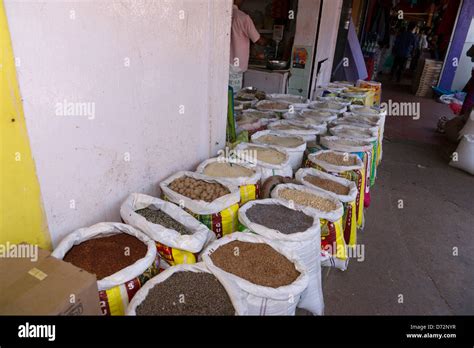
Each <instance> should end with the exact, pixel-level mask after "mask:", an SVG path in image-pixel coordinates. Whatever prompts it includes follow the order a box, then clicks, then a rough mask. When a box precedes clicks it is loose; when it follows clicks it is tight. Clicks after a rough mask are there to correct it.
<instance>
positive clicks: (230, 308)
mask: <svg viewBox="0 0 474 348" xmlns="http://www.w3.org/2000/svg"><path fill="white" fill-rule="evenodd" d="M232 302H233V299H232V298H230V297H229V294H228V293H227V291H226V290H225V288H224V287H223V286H222V284H221V283H220V282H219V280H218V279H217V278H216V277H215V276H214V275H213V274H212V273H211V272H210V271H209V270H208V269H207V267H206V265H205V264H204V263H203V262H199V263H196V264H193V265H177V266H175V267H171V268H169V269H167V270H166V271H164V272H162V273H160V274H159V275H157V276H156V277H154V278H152V279H151V280H150V281H149V282H148V283H146V284H145V286H144V287H143V288H141V289H140V290H139V291H138V292H137V293H136V295H135V297H134V298H133V300H132V301H131V302H130V304H129V305H128V307H127V311H126V315H137V316H141V315H147V316H155V315H156V316H158V315H164V316H174V315H195V316H201V315H206V316H224V315H225V316H230V315H235V308H234V305H233V303H232Z"/></svg>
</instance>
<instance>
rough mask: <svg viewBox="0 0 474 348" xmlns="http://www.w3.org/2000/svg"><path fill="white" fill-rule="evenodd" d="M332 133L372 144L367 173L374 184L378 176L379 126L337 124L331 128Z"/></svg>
mask: <svg viewBox="0 0 474 348" xmlns="http://www.w3.org/2000/svg"><path fill="white" fill-rule="evenodd" d="M329 132H330V133H331V135H334V136H338V137H340V138H346V139H359V140H365V141H368V142H370V143H371V144H372V147H373V150H372V154H373V155H372V156H371V158H370V162H369V163H370V165H369V170H368V171H367V173H366V177H367V179H368V180H369V181H370V184H371V185H372V186H373V185H374V183H375V178H376V177H377V153H378V149H379V135H378V128H376V127H370V128H367V127H364V125H360V124H359V125H356V124H352V125H348V124H343V125H336V126H334V127H331V128H330V129H329Z"/></svg>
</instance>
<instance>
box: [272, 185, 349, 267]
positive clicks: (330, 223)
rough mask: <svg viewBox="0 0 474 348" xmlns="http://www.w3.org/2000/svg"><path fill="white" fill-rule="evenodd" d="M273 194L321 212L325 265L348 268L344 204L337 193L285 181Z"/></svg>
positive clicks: (323, 259)
mask: <svg viewBox="0 0 474 348" xmlns="http://www.w3.org/2000/svg"><path fill="white" fill-rule="evenodd" d="M272 198H276V199H281V200H284V201H286V202H288V205H289V206H290V207H300V208H301V207H308V208H310V209H311V210H314V211H315V213H316V215H317V216H319V219H320V224H321V265H322V266H328V267H336V268H339V269H341V270H343V271H344V270H346V269H347V265H348V263H349V259H348V257H347V245H346V242H345V240H344V232H343V229H342V217H343V215H344V208H343V206H342V203H341V202H340V201H339V199H338V198H337V196H336V195H334V194H330V193H327V192H325V191H323V190H319V189H312V188H309V187H307V186H303V185H295V184H281V185H278V186H277V187H275V189H274V190H273V191H272Z"/></svg>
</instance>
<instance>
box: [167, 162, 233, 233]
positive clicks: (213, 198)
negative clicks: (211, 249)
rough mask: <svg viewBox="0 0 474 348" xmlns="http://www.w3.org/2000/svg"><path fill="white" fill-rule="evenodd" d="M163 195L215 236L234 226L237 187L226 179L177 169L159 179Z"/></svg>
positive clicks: (230, 231) (230, 229)
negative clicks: (174, 172)
mask: <svg viewBox="0 0 474 348" xmlns="http://www.w3.org/2000/svg"><path fill="white" fill-rule="evenodd" d="M160 188H161V192H162V195H163V199H165V200H167V201H170V202H172V203H175V204H177V205H179V206H180V207H181V208H183V209H184V210H186V211H187V212H189V213H190V214H191V215H192V216H194V217H195V218H196V219H198V220H199V221H200V222H202V223H203V224H204V225H206V226H207V227H208V228H209V229H210V230H211V231H213V232H214V233H215V234H216V237H217V238H221V237H222V236H224V235H226V234H229V233H232V232H235V231H237V230H238V222H239V220H238V216H237V212H238V210H239V202H240V190H239V188H238V187H237V186H235V185H232V184H229V183H228V182H227V181H224V180H220V179H216V178H212V177H210V176H207V175H203V174H199V173H194V172H185V171H183V172H178V173H176V174H173V175H171V176H170V177H169V178H167V179H165V180H164V181H162V182H161V183H160Z"/></svg>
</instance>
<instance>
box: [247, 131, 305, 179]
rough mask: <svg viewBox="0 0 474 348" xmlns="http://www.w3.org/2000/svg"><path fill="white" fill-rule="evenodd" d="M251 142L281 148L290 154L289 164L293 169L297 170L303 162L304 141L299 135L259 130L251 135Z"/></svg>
mask: <svg viewBox="0 0 474 348" xmlns="http://www.w3.org/2000/svg"><path fill="white" fill-rule="evenodd" d="M251 139H252V143H254V144H260V145H272V146H275V147H277V148H282V149H284V150H286V151H287V152H288V155H289V156H290V165H291V168H292V169H293V171H294V172H295V171H297V170H298V169H299V168H300V167H301V164H302V163H303V154H304V151H305V150H306V141H305V140H304V139H303V138H302V137H299V136H296V135H293V136H288V135H284V134H281V133H276V132H273V131H269V130H266V131H261V132H257V133H255V134H254V135H252V138H251Z"/></svg>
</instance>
